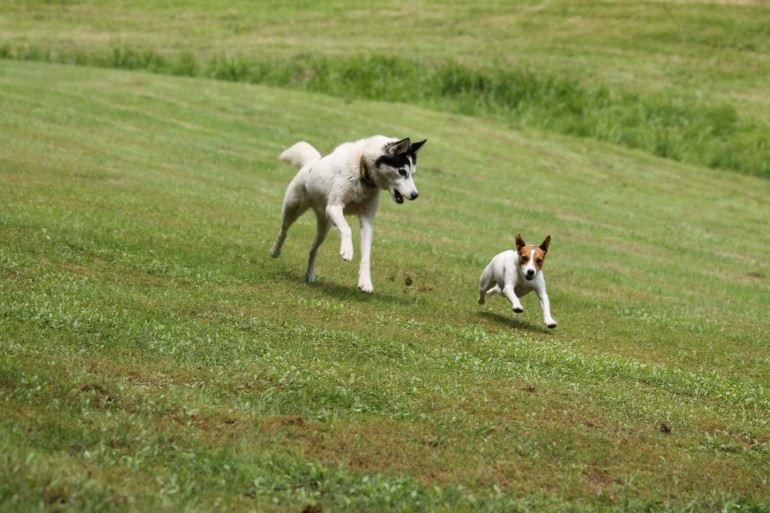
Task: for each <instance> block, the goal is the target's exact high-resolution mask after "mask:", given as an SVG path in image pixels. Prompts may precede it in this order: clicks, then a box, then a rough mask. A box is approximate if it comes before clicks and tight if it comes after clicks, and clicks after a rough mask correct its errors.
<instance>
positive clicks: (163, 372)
mask: <svg viewBox="0 0 770 513" xmlns="http://www.w3.org/2000/svg"><path fill="white" fill-rule="evenodd" d="M0 110H2V112H3V114H4V115H3V116H2V117H0V134H1V135H2V136H3V140H4V141H6V144H4V145H2V146H0V202H1V203H0V204H2V209H0V509H2V510H9V511H38V510H43V511H61V510H73V511H180V510H188V511H252V510H257V511H276V512H278V511H302V510H303V509H305V508H308V507H310V508H314V507H317V506H319V505H320V507H321V508H322V510H323V511H340V512H359V511H425V512H428V511H446V512H453V511H469V512H470V511H489V512H509V511H561V512H567V511H578V512H580V511H586V512H588V511H618V512H620V511H639V512H642V511H730V512H741V511H768V510H769V509H770V504H768V500H767V497H768V493H767V491H768V482H767V477H766V476H767V475H768V473H770V464H769V463H768V462H770V457H769V456H768V455H769V453H768V451H769V450H770V449H769V448H770V442H769V440H770V424H768V422H769V421H768V416H767V411H768V409H769V408H770V375H768V373H767V367H768V364H769V363H770V346H769V344H768V336H767V333H768V332H769V331H770V326H768V318H767V316H766V310H767V305H768V304H770V282H768V276H770V265H769V264H768V261H767V258H766V255H767V254H768V251H770V240H769V239H768V238H767V237H766V236H765V235H764V233H765V232H766V231H767V227H768V219H770V215H769V214H768V203H767V197H768V195H769V194H770V189H769V188H770V182H768V181H767V180H765V179H761V178H758V177H755V176H747V175H742V174H737V173H732V172H721V171H718V170H711V169H707V168H703V167H699V166H691V165H686V164H681V163H675V162H672V161H670V160H666V159H660V158H655V157H653V156H651V155H649V154H648V153H646V152H641V151H633V150H626V149H623V148H618V147H617V146H614V145H610V144H604V143H600V142H595V141H591V140H586V139H579V138H572V137H566V136H559V135H552V134H550V135H549V134H546V133H544V132H540V131H535V130H524V131H521V130H512V129H510V128H509V127H508V126H507V125H506V124H505V123H501V122H498V121H495V120H492V119H482V118H475V117H467V116H463V115H460V114H444V113H439V112H436V111H435V110H423V109H420V108H416V107H413V106H409V105H398V106H395V107H394V105H393V104H392V103H385V102H369V101H342V100H340V99H338V98H334V97H331V96H328V95H320V94H313V93H310V92H307V91H286V90H284V89H281V88H271V87H264V86H254V85H249V84H243V83H226V82H223V81H216V80H206V79H200V78H195V79H194V78H187V77H167V76H159V75H153V74H148V73H141V72H130V73H129V72H124V71H114V70H105V69H94V68H89V67H85V66H84V67H74V66H60V65H54V64H42V63H32V62H11V61H3V62H0ZM374 133H384V134H387V135H393V136H400V137H401V136H411V137H414V138H420V139H421V138H427V139H428V144H427V145H426V146H425V149H424V150H422V151H421V154H420V163H419V171H418V173H417V175H416V178H415V179H416V182H417V185H418V187H419V188H420V198H419V200H417V201H415V202H410V203H407V204H405V205H396V204H395V203H393V202H392V201H390V200H389V199H388V198H387V197H384V198H383V201H382V204H381V206H380V212H379V214H378V216H377V219H376V222H375V241H374V250H373V281H374V286H375V294H374V295H372V296H367V295H363V294H361V293H360V292H359V291H358V290H357V288H356V283H357V267H356V265H355V264H345V263H344V262H342V261H341V260H340V259H339V257H338V254H337V250H338V244H339V238H338V236H337V234H336V233H332V234H330V237H329V239H328V241H327V243H326V244H325V245H324V246H323V247H322V249H321V252H320V254H319V262H318V269H317V272H318V282H317V283H315V284H313V285H307V284H305V283H303V281H302V276H303V273H304V266H305V262H306V258H307V250H308V247H309V244H310V241H311V239H312V235H313V232H314V226H313V224H314V222H313V220H312V219H311V218H310V217H303V218H301V219H300V221H299V222H298V223H297V225H296V226H295V227H294V228H292V231H291V232H290V235H289V239H288V240H287V243H286V246H285V248H284V251H283V254H282V256H281V258H279V259H277V260H276V259H271V258H270V257H269V256H268V249H269V247H270V245H271V243H272V241H273V237H274V236H275V234H276V232H277V229H278V223H279V213H280V205H281V200H282V197H283V194H284V191H285V188H286V186H287V184H288V183H289V181H290V180H291V177H292V175H293V171H292V170H291V169H289V167H288V166H286V165H285V164H283V163H281V162H279V161H278V160H277V155H278V154H279V153H280V152H281V151H282V150H283V149H284V148H285V147H287V146H288V145H290V144H292V143H293V142H295V141H297V140H300V139H304V140H308V141H309V142H311V143H312V144H314V145H315V146H316V147H317V148H318V149H319V150H320V151H321V152H322V153H328V152H329V151H330V150H331V149H332V148H334V146H336V145H337V144H339V143H340V142H342V141H346V140H350V139H352V138H354V137H364V136H367V135H371V134H374ZM351 222H352V223H353V226H355V221H353V220H351ZM517 231H518V232H521V233H522V234H523V235H524V237H525V239H526V240H528V241H534V240H537V239H542V238H543V237H544V236H545V235H546V234H550V235H552V237H553V242H552V245H551V250H550V252H549V256H548V260H547V262H546V267H545V271H546V276H547V279H548V283H549V295H550V296H551V301H552V303H553V314H554V317H555V318H556V319H557V320H558V321H559V323H560V324H559V327H558V328H557V329H556V330H548V329H546V328H545V327H544V326H543V324H542V318H541V313H540V311H539V306H538V304H537V301H536V298H534V297H531V296H527V297H525V298H523V300H522V302H523V304H524V307H525V312H524V313H523V314H521V315H518V316H516V315H514V314H513V313H512V312H511V311H510V307H509V306H507V305H506V304H505V302H504V301H502V300H500V298H490V300H489V302H488V303H487V305H485V306H483V307H481V306H479V305H477V304H476V302H475V299H476V287H477V283H478V281H477V280H478V276H479V274H480V273H481V270H482V269H483V267H484V265H486V263H487V262H488V260H489V259H490V258H491V257H492V256H493V255H494V254H495V253H497V252H499V251H502V250H504V249H507V248H509V247H510V246H511V245H512V244H513V235H514V234H515V233H516V232H517ZM356 242H357V240H356ZM357 250H358V247H357V246H356V251H357ZM662 425H665V428H663V427H662ZM311 510H312V509H311Z"/></svg>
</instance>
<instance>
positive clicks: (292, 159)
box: [280, 141, 321, 168]
mask: <svg viewBox="0 0 770 513" xmlns="http://www.w3.org/2000/svg"><path fill="white" fill-rule="evenodd" d="M320 158H321V154H320V153H318V150H316V149H315V148H313V147H312V146H311V145H310V144H309V143H306V142H305V141H300V142H298V143H297V144H295V145H293V146H292V147H291V148H289V149H287V150H285V151H284V152H283V153H281V157H280V159H281V160H283V161H284V162H288V163H289V164H291V165H292V166H294V167H296V168H301V167H302V166H304V165H305V164H307V163H308V162H315V161H316V160H319V159H320Z"/></svg>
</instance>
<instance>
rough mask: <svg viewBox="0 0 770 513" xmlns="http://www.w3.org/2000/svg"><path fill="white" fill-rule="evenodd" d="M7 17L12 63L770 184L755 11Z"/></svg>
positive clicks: (183, 9)
mask: <svg viewBox="0 0 770 513" xmlns="http://www.w3.org/2000/svg"><path fill="white" fill-rule="evenodd" d="M13 7H15V8H11V9H9V12H8V14H7V15H6V17H5V18H4V19H0V34H5V35H6V37H5V43H4V44H2V45H0V56H4V57H7V58H16V59H27V60H42V61H47V62H62V63H76V64H85V65H96V66H106V67H115V68H122V69H141V70H148V71H153V72H159V73H170V74H175V75H187V76H203V77H213V78H218V79H223V80H234V81H248V82H252V83H264V84H269V85H279V86H281V87H292V88H302V89H306V90H311V91H316V92H323V93H326V94H332V95H335V96H339V97H341V98H345V99H350V98H356V99H374V100H379V101H394V102H402V103H409V104H414V105H420V106H423V107H427V108H431V109H436V110H439V111H452V112H458V113H462V114H466V115H483V116H492V117H495V118H497V119H500V120H502V121H505V122H509V123H513V124H514V125H515V126H523V127H532V128H536V129H542V130H547V131H556V132H559V133H563V134H568V135H575V136H579V137H586V138H593V139H598V140H602V141H608V142H611V143H615V144H619V145H623V146H626V147H630V148H639V149H643V150H645V151H647V152H650V153H652V154H654V155H657V156H662V157H666V158H671V159H674V160H680V161H685V162H689V163H695V164H702V165H706V166H708V167H713V168H721V169H732V170H737V171H741V172H744V173H749V174H756V175H761V176H765V177H768V176H770V164H769V162H770V136H768V134H770V125H768V122H767V120H768V119H769V117H770V104H768V102H767V98H768V97H770V94H768V93H770V91H768V89H767V86H766V84H767V83H770V73H768V71H767V70H768V69H770V61H768V43H767V41H770V29H768V25H767V23H765V22H764V20H765V19H767V16H768V14H770V10H769V9H768V8H767V6H766V5H762V4H761V3H757V4H754V3H751V2H749V3H740V4H738V5H733V4H729V5H721V4H710V5H706V6H704V5H697V4H696V5H689V4H670V3H666V2H641V3H640V2H612V3H609V4H608V3H601V2H580V3H575V2H565V1H559V2H551V3H548V4H537V3H534V2H517V3H514V2H510V3H507V4H502V5H501V4H499V3H496V2H489V3H484V4H481V5H455V6H448V5H444V4H439V5H434V4H433V3H431V2H428V3H426V4H425V5H422V6H421V7H419V8H418V7H416V6H413V5H411V4H401V3H397V4H395V5H394V6H391V7H383V8H382V11H384V13H387V14H384V13H383V12H379V11H376V10H373V9H369V8H362V7H361V6H360V5H358V4H356V3H355V2H352V3H351V2H349V1H348V0H340V1H336V2H326V3H325V4H324V8H323V9H313V8H307V6H305V7H303V6H301V5H296V4H294V3H292V4H289V5H284V4H283V3H277V2H236V3H231V4H229V5H228V7H227V8H222V7H221V6H220V4H219V3H217V2H195V3H190V2H186V1H175V2H165V3H161V4H158V3H157V2H151V3H150V2H145V1H136V2H130V3H129V4H127V5H124V6H122V7H116V6H111V5H107V4H104V3H103V2H96V3H92V2H71V3H69V2H68V3H65V4H64V5H61V4H58V3H54V4H50V3H48V2H40V3H38V2H24V3H21V4H19V5H14V6H13Z"/></svg>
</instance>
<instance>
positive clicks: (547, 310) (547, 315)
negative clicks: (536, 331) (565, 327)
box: [535, 289, 558, 328]
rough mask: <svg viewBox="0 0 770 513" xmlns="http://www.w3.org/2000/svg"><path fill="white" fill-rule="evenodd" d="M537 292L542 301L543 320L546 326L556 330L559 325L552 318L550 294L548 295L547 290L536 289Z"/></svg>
mask: <svg viewBox="0 0 770 513" xmlns="http://www.w3.org/2000/svg"><path fill="white" fill-rule="evenodd" d="M535 292H536V293H537V297H538V298H539V299H540V307H541V308H542V309H543V320H544V321H545V325H546V326H548V327H549V328H555V327H556V326H557V324H558V323H557V322H556V321H555V320H554V318H553V317H551V302H550V301H548V294H546V292H545V289H542V290H540V289H535Z"/></svg>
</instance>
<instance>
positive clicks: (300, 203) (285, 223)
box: [270, 180, 310, 258]
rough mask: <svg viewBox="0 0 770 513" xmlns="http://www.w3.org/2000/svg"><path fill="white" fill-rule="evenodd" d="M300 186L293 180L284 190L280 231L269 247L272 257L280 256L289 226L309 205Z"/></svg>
mask: <svg viewBox="0 0 770 513" xmlns="http://www.w3.org/2000/svg"><path fill="white" fill-rule="evenodd" d="M300 187H302V186H301V185H300V184H298V183H296V180H295V181H292V183H291V184H289V189H288V190H287V191H286V197H285V198H284V200H283V207H282V209H281V231H279V232H278V237H276V239H275V244H273V247H272V248H271V249H270V256H272V257H273V258H278V257H279V256H281V247H282V246H283V243H284V241H285V240H286V234H287V233H288V232H289V228H290V227H291V225H293V224H294V221H296V220H297V218H299V216H301V215H302V214H303V213H304V212H305V210H307V209H308V207H309V206H310V205H309V204H308V202H307V200H306V198H305V194H304V193H303V191H302V190H301V189H300Z"/></svg>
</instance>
